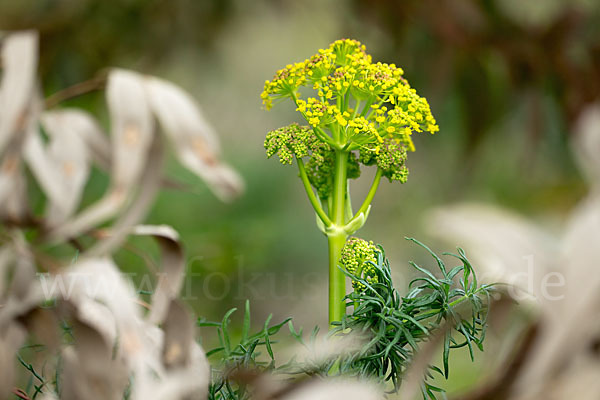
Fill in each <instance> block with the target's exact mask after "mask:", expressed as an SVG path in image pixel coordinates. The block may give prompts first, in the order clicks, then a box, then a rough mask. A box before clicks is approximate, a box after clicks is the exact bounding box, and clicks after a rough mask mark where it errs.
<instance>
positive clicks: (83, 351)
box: [60, 319, 127, 400]
mask: <svg viewBox="0 0 600 400" xmlns="http://www.w3.org/2000/svg"><path fill="white" fill-rule="evenodd" d="M71 330H72V332H73V337H74V338H75V342H74V346H73V348H67V349H66V350H65V352H64V353H63V373H62V374H61V379H62V382H61V385H60V386H61V388H62V392H61V398H62V399H65V400H69V399H72V400H76V399H77V400H87V399H90V400H92V399H109V400H110V399H114V400H117V399H120V398H122V396H123V391H124V389H125V386H126V384H127V374H126V371H125V370H124V366H123V365H122V364H120V363H119V360H113V356H112V353H113V351H112V347H111V345H110V343H108V342H106V340H105V338H104V337H103V335H102V334H101V333H100V332H98V331H97V330H96V329H95V328H94V327H93V326H91V325H88V324H87V323H85V322H83V321H80V320H77V319H75V321H73V322H72V323H71Z"/></svg>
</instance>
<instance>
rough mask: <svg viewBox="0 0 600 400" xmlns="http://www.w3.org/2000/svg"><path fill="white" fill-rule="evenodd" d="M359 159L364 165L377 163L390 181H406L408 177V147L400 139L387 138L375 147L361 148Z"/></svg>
mask: <svg viewBox="0 0 600 400" xmlns="http://www.w3.org/2000/svg"><path fill="white" fill-rule="evenodd" d="M359 161H360V162H361V163H363V164H364V165H374V164H376V165H377V166H378V167H379V168H380V169H381V170H382V171H383V176H385V177H387V178H388V179H389V180H390V181H399V182H400V183H405V182H406V180H407V179H408V168H407V167H406V165H405V162H406V147H405V146H404V144H402V143H401V142H400V141H398V140H395V139H391V138H385V139H383V142H382V143H381V145H380V146H378V147H376V148H375V149H369V148H364V149H361V150H360V157H359Z"/></svg>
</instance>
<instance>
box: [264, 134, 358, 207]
mask: <svg viewBox="0 0 600 400" xmlns="http://www.w3.org/2000/svg"><path fill="white" fill-rule="evenodd" d="M264 145H265V149H266V151H267V157H269V158H270V157H272V156H274V155H275V154H277V155H278V156H279V161H280V162H281V163H282V164H291V163H292V161H293V160H294V157H297V158H303V157H310V159H309V160H308V162H307V163H306V172H307V175H308V179H309V181H310V183H311V185H312V186H313V187H314V188H315V189H316V190H317V192H318V194H319V197H321V198H323V199H325V198H327V197H328V196H329V194H330V193H331V188H332V185H333V164H334V159H335V152H334V151H333V149H332V148H331V147H330V146H329V145H328V144H327V143H324V142H322V141H320V140H319V139H318V138H317V136H316V135H315V134H314V132H313V129H312V128H310V127H308V126H300V125H298V124H296V123H293V124H291V125H288V126H284V127H283V128H279V129H275V130H273V131H271V132H269V133H268V134H267V137H266V139H265V144H264ZM347 174H348V178H350V179H356V178H358V177H359V176H360V166H359V165H358V158H357V156H356V155H355V154H353V153H351V154H349V156H348V170H347Z"/></svg>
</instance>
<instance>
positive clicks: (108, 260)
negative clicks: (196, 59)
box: [0, 32, 381, 400]
mask: <svg viewBox="0 0 600 400" xmlns="http://www.w3.org/2000/svg"><path fill="white" fill-rule="evenodd" d="M0 38H1V41H0V45H1V55H0V56H1V64H0V65H1V66H2V75H1V83H0V219H1V223H0V245H1V247H0V399H1V398H9V397H10V398H13V397H14V396H15V395H16V396H17V397H19V398H24V399H27V398H28V397H27V394H26V393H24V392H23V391H22V390H21V389H17V388H16V386H15V385H17V383H18V382H20V380H19V374H20V375H21V376H22V375H23V372H24V373H25V374H29V373H30V372H31V373H32V374H33V375H34V376H32V379H34V384H35V385H36V386H37V387H39V389H38V392H39V393H36V396H37V397H36V398H38V399H40V398H41V399H43V400H51V399H56V398H58V397H59V396H60V398H61V399H71V400H85V399H90V400H91V399H122V398H124V397H125V398H128V399H145V400H147V399H165V400H166V399H169V400H172V399H184V398H185V399H193V398H200V399H202V398H206V396H207V388H208V385H209V375H210V367H209V364H208V362H207V360H206V357H205V354H204V351H203V349H202V348H201V346H200V345H199V344H198V342H197V341H196V337H195V336H196V335H195V333H196V332H195V331H196V330H195V322H194V320H193V319H192V318H191V316H190V315H189V312H188V311H187V309H186V307H185V306H184V305H183V304H182V303H181V302H180V301H179V300H178V297H179V292H180V289H181V286H182V282H183V279H184V274H185V258H184V253H183V250H182V247H181V244H180V241H179V237H178V235H177V232H175V231H174V230H173V229H172V228H170V227H168V226H150V225H143V221H144V218H145V216H146V213H147V212H148V210H149V209H150V207H151V206H152V204H153V200H154V198H155V196H156V194H157V193H158V191H159V190H160V189H161V187H162V185H163V184H164V183H165V182H166V181H167V180H166V178H165V177H164V176H163V160H164V158H165V153H166V151H167V146H168V145H169V144H170V145H171V146H170V147H172V148H173V149H174V151H175V155H176V157H177V159H178V160H179V161H180V162H181V164H182V165H183V166H185V167H186V168H188V169H189V170H190V171H192V172H193V173H195V174H196V175H198V176H199V177H200V178H201V179H202V180H203V181H204V182H206V184H207V185H208V186H209V188H210V189H211V190H212V192H213V193H214V194H215V195H216V196H217V197H219V198H220V199H222V200H224V201H229V200H231V199H233V198H235V197H236V196H237V195H238V194H239V193H240V192H241V191H242V190H243V184H242V181H241V179H240V177H239V176H238V174H237V173H236V172H235V171H234V170H233V169H232V168H231V167H229V166H228V165H227V164H226V163H224V162H223V161H222V160H221V152H220V148H219V143H218V139H217V135H216V133H215V131H214V129H213V128H212V126H211V125H210V124H209V123H208V121H207V119H206V118H205V116H204V115H203V114H202V112H201V110H200V108H199V107H198V105H197V104H196V103H195V102H194V100H193V99H192V98H191V97H190V96H189V95H188V94H187V93H186V92H185V91H183V90H182V89H180V88H179V87H176V86H175V85H173V84H171V83H169V82H167V81H164V80H161V79H159V78H155V77H149V76H144V75H140V74H138V73H135V72H132V71H126V70H121V69H112V70H109V73H108V77H107V80H106V102H107V109H108V112H109V118H110V129H109V131H108V132H105V130H104V129H103V128H102V126H101V124H100V123H99V122H98V121H96V119H95V117H94V116H93V115H91V114H89V113H88V112H86V111H83V110H79V109H72V108H59V109H49V110H46V109H44V100H43V99H42V97H41V95H40V91H39V86H38V85H39V84H38V82H37V80H36V75H37V71H36V68H37V54H38V37H37V34H36V33H35V32H17V33H10V34H9V33H7V34H4V35H3V36H0ZM58 97H59V98H60V97H61V96H58ZM92 167H96V168H98V169H99V170H101V171H104V173H106V174H107V175H108V176H109V178H110V184H109V186H108V189H107V190H106V193H104V195H103V196H102V197H101V198H99V199H98V200H97V201H95V202H94V203H92V204H91V205H90V206H88V207H81V205H80V202H81V200H82V197H83V194H84V190H85V187H86V184H87V182H88V180H89V177H90V172H91V168H92ZM28 171H29V172H30V174H28ZM34 181H35V182H34ZM32 186H36V187H39V189H40V190H41V191H42V192H43V195H44V198H45V210H44V212H43V213H42V215H41V216H40V215H34V213H33V211H32V207H31V205H30V202H29V199H28V193H29V190H30V189H29V188H30V187H32ZM107 223H109V225H108V226H109V227H108V228H107V227H106V224H107ZM100 226H102V228H101V229H100V228H99V227H100ZM26 231H27V232H29V235H31V231H34V232H35V235H33V237H34V239H33V240H26V238H25V232H26ZM132 235H137V236H147V237H152V238H154V239H155V240H156V242H157V244H158V246H159V248H160V250H161V264H162V266H161V269H160V270H159V271H155V272H157V277H156V281H157V283H156V285H155V290H154V292H153V294H152V300H151V303H150V304H146V303H144V302H143V301H142V300H141V299H140V298H139V296H138V293H137V292H136V291H135V290H134V288H133V285H132V283H131V282H130V281H129V280H127V279H125V278H124V276H123V275H122V274H121V272H120V270H119V267H118V266H117V265H116V264H115V263H114V261H113V259H112V254H113V253H114V252H115V251H116V250H117V249H119V248H120V247H122V246H123V244H124V243H125V241H126V240H127V238H128V237H130V236H132ZM82 243H85V245H83V244H82ZM60 246H62V247H66V246H73V247H74V248H75V249H76V251H77V257H76V260H75V261H73V260H72V259H60V258H56V256H55V255H53V254H54V253H52V252H48V251H47V250H48V249H49V248H53V247H60ZM73 251H74V250H73ZM39 272H43V274H42V275H40V274H39ZM50 300H51V301H52V304H53V306H51V307H48V306H47V304H48V301H50ZM65 335H66V336H68V337H70V338H71V339H70V340H66V341H65V339H63V336H65ZM32 340H33V341H34V343H39V344H41V345H43V346H44V351H43V356H42V357H43V359H42V360H37V361H36V360H34V361H33V362H32V365H31V368H32V369H33V370H37V371H38V372H39V371H41V373H42V376H39V373H38V372H35V373H33V371H26V370H25V369H24V368H22V367H19V368H17V358H16V356H17V353H18V352H19V351H20V348H22V346H23V345H24V344H26V343H28V341H32ZM35 375H38V376H39V377H38V376H35ZM265 379H266V380H269V379H271V378H265ZM21 380H22V379H21ZM266 380H265V382H266ZM271 381H272V382H275V380H274V378H273V379H271ZM278 385H280V386H281V385H283V383H282V382H279V383H278ZM267 386H268V385H266V386H265V387H267ZM284 386H285V385H284ZM372 389H373V388H372V387H371V386H369V385H368V384H366V383H361V382H358V381H344V382H341V381H334V382H325V381H316V384H312V383H311V384H307V385H302V387H300V389H298V390H290V391H289V395H288V394H286V395H282V396H280V397H279V398H285V399H289V400H292V399H294V400H299V399H319V398H323V399H325V398H327V399H331V398H344V399H363V400H364V399H371V398H373V399H375V398H381V396H380V395H379V394H378V393H379V392H378V391H377V390H372ZM258 392H260V391H257V393H258ZM286 393H287V391H286Z"/></svg>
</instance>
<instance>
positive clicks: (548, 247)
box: [429, 105, 600, 400]
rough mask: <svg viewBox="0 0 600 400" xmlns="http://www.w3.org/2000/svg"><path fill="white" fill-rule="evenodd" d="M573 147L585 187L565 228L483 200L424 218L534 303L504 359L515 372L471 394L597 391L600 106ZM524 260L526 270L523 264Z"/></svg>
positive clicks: (583, 394) (586, 118)
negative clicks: (556, 229)
mask: <svg viewBox="0 0 600 400" xmlns="http://www.w3.org/2000/svg"><path fill="white" fill-rule="evenodd" d="M573 149H574V152H575V155H576V159H577V161H578V163H579V165H580V166H581V168H582V171H583V173H584V174H585V175H586V176H587V177H588V178H589V185H590V191H589V193H588V195H587V196H586V197H585V198H584V199H583V200H582V201H581V202H580V203H579V205H577V207H575V209H574V210H573V211H572V212H571V214H570V216H569V218H568V220H567V221H566V223H565V225H564V227H563V229H562V233H559V234H551V233H549V232H548V231H547V230H545V229H544V228H542V227H541V226H538V225H537V224H535V223H534V222H530V221H528V220H526V219H525V218H522V217H519V216H517V215H516V214H514V213H512V212H510V211H507V210H501V209H497V208H494V207H491V206H483V205H472V204H463V205H457V206H452V207H445V208H442V209H438V210H436V211H435V212H433V213H432V215H431V217H430V218H429V225H430V227H431V231H432V232H433V233H435V234H437V235H439V236H440V237H442V238H445V239H451V240H452V241H453V242H455V241H457V240H458V241H460V242H462V243H463V244H464V246H465V248H466V249H468V250H469V251H470V250H471V249H472V250H473V251H472V252H471V254H472V255H476V256H477V259H476V262H477V264H478V265H480V266H481V267H483V268H486V271H484V272H487V277H488V278H489V279H492V280H495V281H502V282H506V283H510V284H516V285H517V286H520V287H521V288H522V289H523V290H528V291H529V292H532V293H530V294H531V295H532V297H531V299H533V300H534V301H533V302H531V303H530V305H531V306H532V307H533V309H534V310H535V311H536V313H535V315H536V317H535V318H534V321H533V322H532V324H533V327H532V328H529V330H528V334H527V335H526V336H528V338H527V339H524V340H523V341H522V343H518V344H517V348H516V351H515V353H516V356H515V357H516V358H515V359H513V360H509V362H510V364H509V365H511V367H512V369H513V370H512V371H508V372H506V371H504V372H499V374H500V375H504V376H503V377H502V378H501V379H498V381H497V382H490V383H489V385H488V386H487V387H483V388H481V390H480V391H478V392H476V393H474V394H473V395H472V396H467V398H469V399H511V400H512V399H518V400H533V399H542V398H543V399H556V400H562V399H571V398H577V399H592V398H598V397H599V396H600V380H599V379H598V377H600V273H599V271H598V260H599V259H600V242H599V241H600V105H594V106H591V107H589V108H588V109H587V111H586V112H584V113H583V114H582V116H581V117H580V120H579V123H578V128H577V132H576V136H575V139H574V143H573ZM524 257H526V258H527V259H528V260H529V261H531V264H530V265H531V268H532V270H531V271H528V270H527V269H526V268H524V267H525V266H526V265H527V262H526V261H527V259H524ZM483 275H485V273H484V274H483ZM550 276H553V277H555V278H556V279H551V281H552V282H554V284H560V283H561V282H560V280H559V278H557V277H559V276H562V277H564V285H562V286H560V287H554V288H552V289H549V288H547V286H548V282H549V280H548V279H549V278H548V277H550ZM528 279H529V282H528V281H527V280H528ZM544 287H546V289H547V290H546V289H544Z"/></svg>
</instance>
